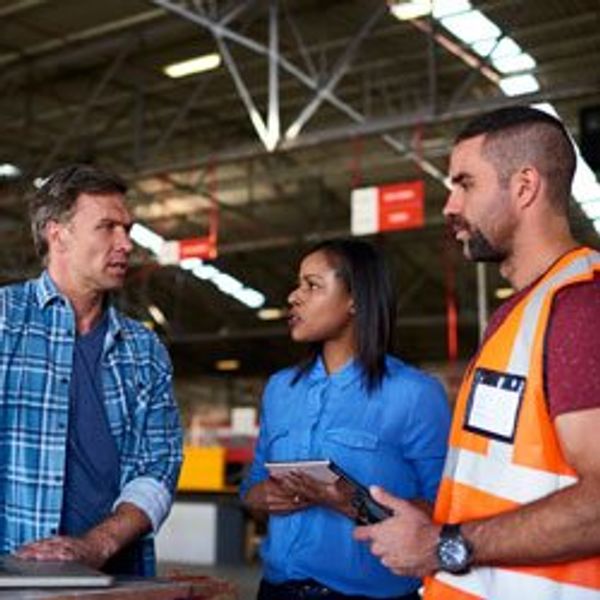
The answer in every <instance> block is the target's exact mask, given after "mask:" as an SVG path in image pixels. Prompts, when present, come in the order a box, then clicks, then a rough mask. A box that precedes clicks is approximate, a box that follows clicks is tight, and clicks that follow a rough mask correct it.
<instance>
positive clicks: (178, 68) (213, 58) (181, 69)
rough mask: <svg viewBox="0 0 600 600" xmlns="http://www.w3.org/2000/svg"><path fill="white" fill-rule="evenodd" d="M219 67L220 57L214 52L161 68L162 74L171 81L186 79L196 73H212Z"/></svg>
mask: <svg viewBox="0 0 600 600" xmlns="http://www.w3.org/2000/svg"><path fill="white" fill-rule="evenodd" d="M220 65H221V56H220V55H219V54H217V53H216V52H212V53H211V54H204V55H203V56H196V57H195V58H190V59H187V60H183V61H180V62H176V63H172V64H170V65H167V66H166V67H163V73H164V74H165V75H167V76H168V77H171V78H172V79H178V78H179V77H188V76H189V75H195V74H196V73H204V72H205V71H212V70H213V69H217V68H218V67H219V66H220Z"/></svg>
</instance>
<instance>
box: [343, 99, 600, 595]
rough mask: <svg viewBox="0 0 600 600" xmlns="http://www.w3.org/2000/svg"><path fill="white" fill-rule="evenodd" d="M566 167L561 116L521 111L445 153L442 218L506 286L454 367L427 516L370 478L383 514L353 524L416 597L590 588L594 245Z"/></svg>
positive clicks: (595, 454) (597, 292) (597, 347)
mask: <svg viewBox="0 0 600 600" xmlns="http://www.w3.org/2000/svg"><path fill="white" fill-rule="evenodd" d="M575 164H576V157H575V152H574V148H573V145H572V143H571V141H570V139H569V137H568V134H567V133H566V131H565V128H564V127H563V125H562V123H561V122H560V121H559V120H558V119H556V118H554V117H552V116H550V115H548V114H546V113H544V112H541V111H539V110H536V109H533V108H527V107H512V108H505V109H501V110H497V111H494V112H492V113H488V114H486V115H483V116H481V117H479V118H477V119H476V120H475V121H473V122H471V123H470V124H469V125H467V127H466V128H465V129H464V130H463V131H462V132H461V133H460V134H459V136H458V137H457V140H456V143H455V146H454V148H453V151H452V155H451V157H450V178H451V181H452V191H451V193H450V196H449V198H448V201H447V203H446V206H445V208H444V215H445V216H446V217H447V219H448V220H449V222H450V225H451V226H452V228H453V231H454V234H455V236H456V239H457V240H459V241H460V242H461V243H462V244H463V247H464V254H465V256H466V258H468V259H469V260H474V261H490V262H497V263H499V264H500V271H501V273H502V274H503V276H505V277H506V278H507V279H508V280H509V281H510V283H511V284H512V285H513V287H514V289H515V290H516V293H515V294H514V296H513V297H512V298H511V299H509V300H508V301H507V302H506V303H505V304H504V305H503V306H501V307H500V309H499V310H498V311H497V312H496V314H494V316H493V317H492V319H491V321H490V324H489V326H488V329H487V331H486V334H485V339H484V340H483V342H482V345H481V347H480V348H479V350H478V352H477V354H476V355H475V357H474V358H473V360H472V361H471V363H470V365H469V367H468V369H467V371H466V373H465V376H464V378H463V382H462V385H461V388H460V390H459V394H458V398H457V403H456V409H455V415H454V422H453V425H452V430H451V434H450V440H449V449H448V458H447V460H446V466H445V470H444V476H443V479H442V483H441V486H440V490H439V493H438V498H437V502H436V507H435V512H434V520H433V521H432V520H431V519H430V517H429V516H428V515H427V514H425V512H422V511H421V510H419V509H418V508H416V507H415V506H413V505H411V504H410V503H407V502H403V501H401V500H399V499H396V498H394V497H392V496H390V495H389V494H387V493H385V492H384V491H383V490H381V489H378V488H374V489H373V490H372V492H373V495H374V497H375V499H376V500H378V501H379V502H381V503H383V504H385V505H387V506H389V507H390V508H392V509H393V510H394V516H393V517H391V518H389V519H387V520H386V521H384V522H382V523H379V524H377V525H372V526H369V527H360V528H358V529H357V530H356V532H355V537H356V538H357V539H359V540H363V541H368V542H370V543H371V550H372V552H373V553H374V554H376V555H377V556H379V557H381V561H382V563H383V564H384V565H386V566H388V567H389V568H390V569H391V570H392V571H394V572H395V573H397V574H400V575H420V576H426V577H427V579H426V584H425V598H426V599H427V600H432V599H436V600H437V599H441V598H443V599H444V600H454V599H465V600H466V599H471V600H473V599H477V598H486V599H488V598H493V599H495V600H510V599H519V600H522V599H526V600H559V599H560V600H565V599H569V600H571V599H573V600H575V599H576V600H587V599H590V600H591V599H598V598H600V253H598V252H595V251H593V250H591V249H589V248H585V247H581V246H579V245H578V244H577V242H576V241H575V240H574V239H573V237H572V236H571V233H570V230H569V224H568V204H569V199H570V191H571V184H572V180H573V175H574V171H575ZM590 179H591V180H592V183H593V184H595V182H594V178H593V177H590ZM596 185H597V184H596ZM597 201H598V202H599V203H600V198H597Z"/></svg>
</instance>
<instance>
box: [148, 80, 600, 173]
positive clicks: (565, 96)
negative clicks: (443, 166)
mask: <svg viewBox="0 0 600 600" xmlns="http://www.w3.org/2000/svg"><path fill="white" fill-rule="evenodd" d="M598 95H600V81H597V82H590V83H588V84H585V85H582V86H578V87H574V86H568V87H564V88H552V89H550V90H545V91H542V92H535V93H533V94H524V95H522V96H519V102H520V103H522V104H536V103H539V102H561V101H566V100H573V99H576V98H583V97H587V96H590V97H597V96H598ZM514 102H515V99H514V98H512V97H506V96H497V97H495V98H490V99H486V101H485V105H482V103H481V100H478V101H476V102H466V103H464V104H460V105H459V106H455V107H454V108H452V109H451V110H448V111H444V112H442V113H438V114H432V113H431V111H430V110H428V109H426V110H422V111H416V112H412V113H405V114H401V115H397V116H393V117H384V118H381V119H372V120H365V121H364V122H362V123H358V124H353V125H345V126H343V127H331V128H328V129H323V130H320V131H315V132H311V133H305V134H303V135H302V136H300V137H298V138H297V139H296V140H283V141H282V142H281V144H280V145H279V148H278V150H279V151H282V152H288V151H289V152H291V151H295V150H303V149H306V148H311V147H314V146H319V145H322V144H332V143H339V142H343V141H346V140H349V139H352V138H355V137H363V138H367V137H374V136H380V135H382V134H384V133H386V132H389V131H398V130H402V129H411V128H414V127H416V126H418V125H422V126H424V127H431V126H435V125H444V124H448V123H452V122H454V121H459V120H463V119H470V118H473V117H475V116H477V115H479V114H481V112H482V111H483V110H494V109H496V108H503V107H506V106H512V105H514ZM265 154H266V152H265V150H264V149H261V148H260V146H258V145H257V144H246V145H244V146H238V147H237V148H232V149H228V150H224V151H222V152H219V153H216V154H214V153H213V154H210V155H207V156H204V157H199V158H198V159H194V160H189V161H181V162H176V163H171V164H169V165H162V166H156V167H151V166H149V167H148V168H146V169H144V170H143V171H142V173H141V174H143V175H153V174H155V173H158V172H164V170H165V169H167V170H171V171H178V170H180V171H184V170H186V169H190V168H196V167H201V166H204V165H206V164H207V163H208V162H209V161H210V160H218V161H219V164H224V163H226V162H234V161H237V160H247V159H252V158H256V157H258V156H263V155H265Z"/></svg>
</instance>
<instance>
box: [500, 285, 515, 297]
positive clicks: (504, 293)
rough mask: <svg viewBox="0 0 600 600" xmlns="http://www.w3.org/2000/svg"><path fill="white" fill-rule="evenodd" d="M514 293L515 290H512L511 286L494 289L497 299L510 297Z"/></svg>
mask: <svg viewBox="0 0 600 600" xmlns="http://www.w3.org/2000/svg"><path fill="white" fill-rule="evenodd" d="M514 293H515V290H513V289H512V288H511V287H501V288H498V289H497V290H496V294H495V295H496V298H498V300H506V299H507V298H510V297H511V296H512V295H513V294H514Z"/></svg>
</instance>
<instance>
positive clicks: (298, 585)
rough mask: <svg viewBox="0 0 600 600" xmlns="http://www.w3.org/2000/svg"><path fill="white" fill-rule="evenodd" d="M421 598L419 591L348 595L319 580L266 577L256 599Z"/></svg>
mask: <svg viewBox="0 0 600 600" xmlns="http://www.w3.org/2000/svg"><path fill="white" fill-rule="evenodd" d="M321 599H322V600H420V599H421V596H420V595H419V593H418V592H416V591H415V592H411V593H410V594H405V595H404V596H395V597H393V598H374V597H371V596H347V595H346V594H342V593H340V592H336V591H335V590H332V589H331V588H328V587H326V586H324V585H322V584H320V583H319V582H318V581H314V580H312V579H303V580H302V581H286V582H285V583H280V584H273V583H269V582H268V581H266V580H265V579H262V580H261V582H260V587H259V588H258V595H257V596H256V600H321Z"/></svg>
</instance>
